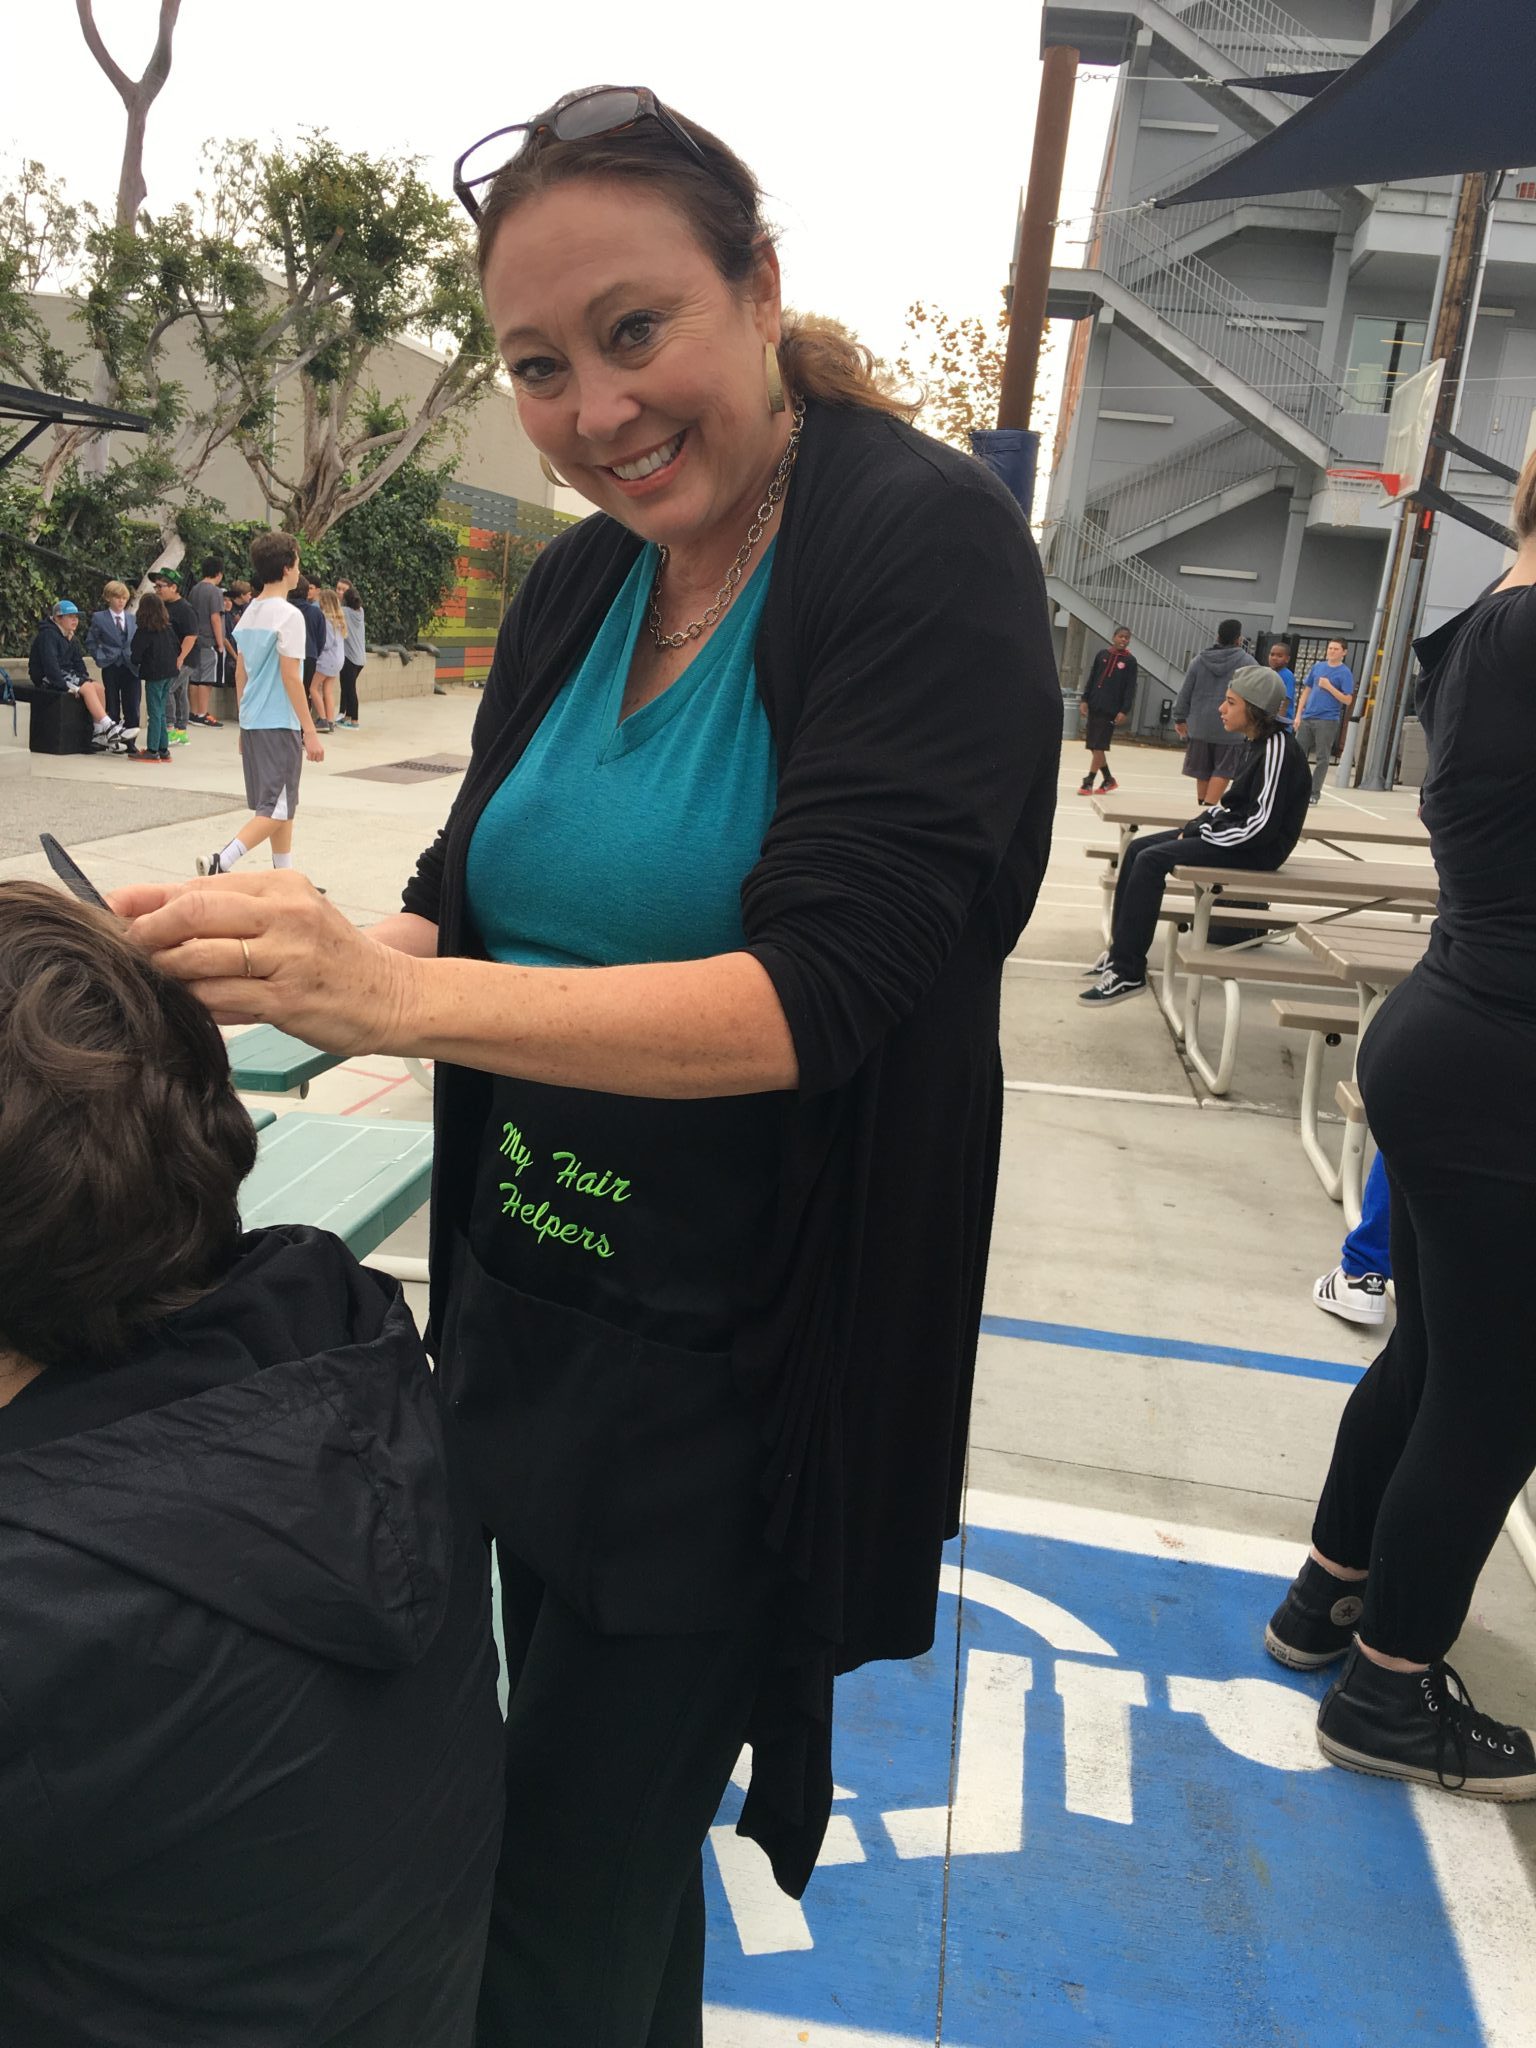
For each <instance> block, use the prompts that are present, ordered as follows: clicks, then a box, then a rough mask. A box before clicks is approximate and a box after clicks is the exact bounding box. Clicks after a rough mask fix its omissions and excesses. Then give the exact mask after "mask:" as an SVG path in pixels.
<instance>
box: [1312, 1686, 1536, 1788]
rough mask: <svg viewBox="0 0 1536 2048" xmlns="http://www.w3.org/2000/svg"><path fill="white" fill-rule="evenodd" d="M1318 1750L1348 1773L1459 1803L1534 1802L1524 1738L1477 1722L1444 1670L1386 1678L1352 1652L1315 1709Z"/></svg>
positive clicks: (1534, 1764)
mask: <svg viewBox="0 0 1536 2048" xmlns="http://www.w3.org/2000/svg"><path fill="white" fill-rule="evenodd" d="M1453 1686H1454V1687H1455V1690H1454V1692H1453V1691H1452V1689H1451V1688H1452V1687H1453ZM1317 1746H1318V1748H1319V1749H1320V1750H1321V1751H1322V1752H1323V1755H1324V1756H1325V1757H1327V1758H1328V1760H1329V1762H1330V1763H1335V1764H1342V1765H1343V1766H1344V1768H1345V1770H1347V1771H1365V1772H1367V1773H1368V1774H1369V1775H1370V1776H1372V1777H1376V1778H1406V1779H1408V1780H1409V1781H1410V1782H1411V1783H1412V1784H1415V1785H1439V1786H1440V1787H1441V1788H1442V1789H1443V1790H1445V1791H1447V1792H1459V1793H1460V1794H1461V1795H1462V1797H1463V1798H1465V1799H1510V1800H1513V1799H1536V1744H1533V1742H1532V1740H1531V1734H1530V1730H1529V1729H1526V1728H1506V1727H1505V1726H1504V1724H1503V1722H1501V1721H1495V1720H1494V1719H1493V1718H1492V1717H1491V1716H1490V1715H1488V1714H1480V1713H1479V1712H1478V1711H1477V1709H1476V1707H1474V1706H1473V1704H1472V1702H1471V1700H1470V1699H1469V1698H1468V1697H1467V1688H1466V1687H1465V1686H1464V1685H1463V1684H1462V1682H1461V1679H1460V1677H1459V1676H1458V1675H1457V1673H1456V1672H1454V1671H1453V1670H1452V1669H1451V1667H1450V1665H1449V1664H1446V1663H1444V1662H1441V1663H1437V1664H1431V1665H1430V1667H1429V1669H1428V1670H1427V1671H1386V1670H1383V1668H1382V1667H1381V1665H1379V1664H1373V1663H1372V1662H1371V1660H1370V1658H1369V1657H1367V1656H1366V1655H1365V1654H1364V1652H1363V1651H1361V1650H1359V1649H1355V1650H1352V1651H1351V1652H1350V1657H1349V1662H1348V1663H1347V1664H1346V1665H1345V1666H1344V1669H1343V1671H1342V1673H1341V1674H1340V1675H1339V1677H1338V1678H1337V1679H1336V1680H1335V1681H1334V1683H1333V1685H1332V1686H1331V1687H1330V1688H1329V1691H1328V1695H1327V1697H1326V1698H1325V1699H1324V1701H1323V1704H1322V1706H1321V1707H1320V1708H1319V1709H1318V1715H1317Z"/></svg>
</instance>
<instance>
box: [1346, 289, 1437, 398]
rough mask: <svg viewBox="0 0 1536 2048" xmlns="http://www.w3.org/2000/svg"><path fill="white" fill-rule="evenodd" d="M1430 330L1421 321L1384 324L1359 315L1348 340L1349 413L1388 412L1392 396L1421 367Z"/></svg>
mask: <svg viewBox="0 0 1536 2048" xmlns="http://www.w3.org/2000/svg"><path fill="white" fill-rule="evenodd" d="M1428 334H1429V329H1428V327H1427V326H1426V324H1425V322H1424V321H1422V320H1383V319H1379V318H1377V317H1376V316H1375V315H1374V314H1364V313H1362V314H1361V315H1360V317H1359V318H1358V319H1357V320H1356V321H1355V328H1354V332H1353V334H1351V336H1350V338H1349V363H1348V367H1347V368H1346V370H1345V372H1344V394H1345V402H1346V404H1347V405H1348V407H1349V409H1350V411H1352V412H1390V411H1391V409H1392V394H1393V392H1394V391H1396V389H1397V387H1398V385H1399V384H1401V383H1402V382H1403V380H1404V378H1406V377H1413V376H1416V375H1417V374H1418V372H1419V371H1420V370H1422V369H1423V367H1424V344H1425V341H1426V340H1427V339H1428Z"/></svg>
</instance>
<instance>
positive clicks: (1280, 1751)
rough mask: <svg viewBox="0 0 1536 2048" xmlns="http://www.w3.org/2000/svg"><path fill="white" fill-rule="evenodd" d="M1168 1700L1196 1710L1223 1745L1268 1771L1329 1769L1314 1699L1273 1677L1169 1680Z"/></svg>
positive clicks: (1179, 1708) (1182, 1709)
mask: <svg viewBox="0 0 1536 2048" xmlns="http://www.w3.org/2000/svg"><path fill="white" fill-rule="evenodd" d="M1168 1704H1169V1706H1170V1707H1172V1709H1173V1711H1174V1712H1175V1713H1176V1714H1195V1715H1197V1716H1198V1717H1199V1718H1200V1719H1201V1720H1202V1721H1203V1722H1204V1723H1205V1725H1206V1727H1207V1728H1209V1729H1210V1731H1211V1733H1212V1734H1213V1735H1214V1736H1215V1738H1216V1740H1217V1741H1218V1742H1219V1743H1220V1744H1221V1746H1222V1748H1223V1749H1230V1750H1231V1752H1232V1754H1233V1755H1234V1756H1244V1757H1246V1758H1247V1759H1248V1761H1249V1763H1251V1764H1267V1765H1268V1766H1269V1768H1270V1769H1271V1770H1273V1771H1329V1770H1332V1768H1333V1766H1332V1764H1330V1763H1329V1761H1328V1759H1327V1757H1325V1756H1324V1755H1323V1753H1322V1751H1321V1750H1320V1749H1319V1748H1318V1746H1317V1702H1316V1701H1315V1700H1314V1699H1313V1698H1312V1696H1311V1694H1310V1693H1305V1692H1298V1691H1297V1690H1296V1688H1295V1687H1294V1686H1291V1685H1281V1684H1280V1683H1279V1682H1278V1681H1277V1680H1275V1679H1273V1678H1174V1677H1170V1678H1169V1680H1168Z"/></svg>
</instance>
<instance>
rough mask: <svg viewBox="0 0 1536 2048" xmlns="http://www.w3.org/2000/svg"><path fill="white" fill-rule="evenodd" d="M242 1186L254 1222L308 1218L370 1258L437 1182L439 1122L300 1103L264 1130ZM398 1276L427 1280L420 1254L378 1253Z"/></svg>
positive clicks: (249, 1224) (253, 1225)
mask: <svg viewBox="0 0 1536 2048" xmlns="http://www.w3.org/2000/svg"><path fill="white" fill-rule="evenodd" d="M258 1147H259V1149H258V1151H257V1155H256V1165H255V1168H254V1170H253V1171H252V1173H251V1175H250V1178H249V1179H248V1180H247V1181H246V1183H245V1186H244V1187H243V1188H242V1189H241V1191H240V1219H241V1222H242V1223H243V1224H244V1226H245V1228H246V1229H247V1230H260V1229H262V1228H264V1227H265V1226H267V1225H269V1224H273V1223H309V1224H313V1225H314V1226H315V1227H316V1228H317V1229H319V1230H332V1231H334V1232H335V1233H336V1235H337V1236H338V1237H339V1238H341V1239H343V1240H344V1242H345V1243H346V1244H347V1245H348V1246H349V1247H350V1249H351V1250H352V1251H353V1252H354V1253H355V1254H356V1255H357V1257H358V1258H360V1259H363V1258H366V1257H367V1256H368V1254H369V1253H370V1252H371V1251H373V1250H374V1249H375V1248H376V1247H377V1246H379V1245H381V1244H382V1243H383V1242H384V1240H385V1238H386V1237H388V1236H389V1235H390V1234H391V1233H392V1232H393V1231H396V1230H398V1229H399V1228H400V1226H401V1224H402V1223H406V1222H408V1221H409V1220H410V1218H411V1217H412V1216H414V1215H415V1214H416V1211H417V1210H418V1209H420V1208H421V1207H422V1206H423V1205H424V1203H425V1202H426V1200H427V1197H428V1195H429V1194H430V1192H431V1187H432V1126H431V1125H430V1124H422V1123H403V1122H397V1121H395V1120H393V1119H390V1118H384V1117H368V1118H363V1117H351V1116H317V1115H315V1114H313V1113H312V1112H310V1111H308V1110H294V1111H292V1112H290V1114H289V1115H287V1116H282V1117H278V1118H277V1119H276V1120H275V1122H273V1123H272V1124H270V1125H269V1126H268V1128H267V1129H266V1130H264V1131H263V1132H262V1133H261V1136H260V1139H259V1141H258ZM374 1263H375V1264H376V1265H379V1266H380V1267H381V1269H382V1270H383V1271H385V1272H389V1273H392V1274H393V1275H394V1276H395V1278H396V1279H397V1280H424V1279H425V1278H426V1261H425V1260H424V1259H419V1258H396V1259H391V1260H388V1261H384V1260H376V1261H375V1262H374Z"/></svg>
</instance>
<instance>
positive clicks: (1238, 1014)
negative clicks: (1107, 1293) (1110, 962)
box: [1159, 860, 1440, 1095]
mask: <svg viewBox="0 0 1536 2048" xmlns="http://www.w3.org/2000/svg"><path fill="white" fill-rule="evenodd" d="M1172 879H1173V880H1174V881H1176V882H1184V883H1187V884H1188V886H1189V888H1190V889H1191V891H1192V892H1193V896H1194V910H1193V916H1192V918H1191V921H1190V931H1189V937H1188V939H1187V940H1185V941H1184V942H1183V943H1182V944H1179V945H1178V946H1177V951H1176V955H1175V960H1174V963H1173V966H1174V967H1175V968H1176V969H1177V971H1179V972H1182V973H1183V974H1184V975H1185V976H1186V977H1187V978H1186V982H1185V994H1184V1006H1183V1015H1182V1019H1181V1020H1180V1019H1179V1018H1177V1017H1174V1016H1170V1018H1169V1021H1170V1023H1171V1024H1172V1026H1173V1029H1174V1033H1175V1037H1176V1038H1180V1039H1181V1040H1182V1043H1183V1046H1184V1050H1185V1052H1186V1053H1187V1054H1188V1055H1189V1060H1190V1064H1191V1065H1192V1066H1193V1067H1194V1069H1195V1071H1196V1073H1198V1074H1199V1076H1200V1078H1201V1079H1202V1080H1203V1081H1204V1082H1205V1084H1206V1086H1207V1087H1208V1088H1209V1089H1210V1091H1211V1093H1212V1094H1213V1095H1225V1094H1226V1092H1227V1090H1228V1088H1230V1087H1231V1085H1232V1073H1233V1069H1234V1067H1235V1065H1236V1062H1237V1045H1238V1036H1239V1033H1240V1031H1241V1028H1242V1014H1243V996H1242V984H1243V982H1244V981H1260V982H1268V983H1270V984H1272V985H1275V984H1279V985H1289V986H1292V987H1333V986H1336V985H1337V983H1338V981H1339V979H1340V976H1339V974H1338V973H1337V972H1336V971H1335V969H1334V968H1333V967H1332V966H1331V965H1327V966H1325V965H1323V964H1321V963H1319V964H1318V965H1317V966H1315V967H1309V966H1306V965H1304V964H1302V963H1301V962H1298V961H1296V960H1294V959H1293V960H1278V959H1263V958H1259V957H1256V956H1255V955H1254V953H1253V951H1252V948H1251V946H1249V947H1244V946H1228V947H1216V946H1212V945H1211V944H1210V943H1209V941H1210V930H1211V918H1212V914H1213V912H1214V911H1215V909H1216V907H1217V904H1218V903H1219V901H1220V899H1221V896H1222V894H1223V892H1226V893H1227V894H1230V895H1236V896H1239V897H1247V898H1251V897H1253V896H1256V895H1257V896H1262V897H1264V898H1265V899H1266V900H1267V901H1269V902H1271V903H1274V902H1281V903H1286V904H1295V905H1298V906H1304V907H1306V906H1310V907H1312V908H1314V909H1318V910H1321V911H1323V912H1325V913H1326V915H1325V916H1324V917H1323V918H1321V919H1319V920H1317V921H1316V923H1315V924H1314V927H1313V928H1314V929H1317V928H1320V927H1321V926H1322V925H1324V924H1331V923H1332V922H1333V921H1335V920H1337V919H1340V918H1345V917H1348V916H1351V915H1353V914H1355V913H1357V912H1360V911H1379V910H1390V911H1396V912H1405V913H1409V914H1413V915H1420V916H1422V915H1423V914H1424V913H1426V912H1428V911H1432V910H1433V909H1434V907H1435V904H1436V902H1437V901H1438V899H1439V893H1440V883H1439V879H1438V877H1437V876H1436V874H1435V871H1434V869H1433V868H1432V867H1428V866H1424V865H1420V864H1417V863H1412V862H1408V861H1382V862H1367V861H1348V860H1339V861H1296V862H1287V863H1286V865H1285V866H1284V867H1281V868H1276V869H1274V870H1272V871H1269V872H1260V871H1256V870H1255V869H1253V868H1208V867H1191V868H1175V869H1174V870H1173V874H1172ZM1389 936H1390V935H1389ZM1171 943H1172V942H1171ZM1208 981H1219V982H1220V983H1221V984H1222V988H1223V993H1224V997H1225V1002H1226V1014H1225V1020H1224V1024H1223V1029H1222V1040H1221V1050H1220V1052H1219V1053H1218V1055H1217V1059H1216V1063H1215V1065H1214V1066H1213V1065H1212V1064H1211V1062H1210V1061H1209V1060H1208V1059H1207V1058H1206V1056H1205V1054H1204V1052H1203V1051H1202V1049H1201V1045H1200V1005H1201V997H1202V994H1203V992H1204V988H1205V984H1206V983H1207V982H1208ZM1159 1000H1160V1001H1163V1002H1164V1004H1165V1014H1167V1005H1168V1004H1170V1003H1171V1001H1172V973H1171V972H1170V973H1169V974H1168V976H1167V977H1166V987H1165V990H1164V991H1162V992H1160V995H1159Z"/></svg>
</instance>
